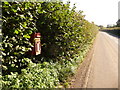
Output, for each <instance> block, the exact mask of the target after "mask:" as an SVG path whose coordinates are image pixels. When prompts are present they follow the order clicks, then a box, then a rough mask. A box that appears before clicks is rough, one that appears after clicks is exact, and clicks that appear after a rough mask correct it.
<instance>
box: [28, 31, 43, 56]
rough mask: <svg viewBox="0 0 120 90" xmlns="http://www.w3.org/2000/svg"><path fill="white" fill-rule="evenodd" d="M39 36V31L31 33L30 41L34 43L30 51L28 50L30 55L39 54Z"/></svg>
mask: <svg viewBox="0 0 120 90" xmlns="http://www.w3.org/2000/svg"><path fill="white" fill-rule="evenodd" d="M40 37H41V35H40V33H33V34H31V37H30V42H31V43H32V44H33V45H34V47H33V48H32V51H30V52H29V53H30V54H31V55H39V54H41V41H40Z"/></svg>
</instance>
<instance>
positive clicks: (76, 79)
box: [70, 40, 96, 88]
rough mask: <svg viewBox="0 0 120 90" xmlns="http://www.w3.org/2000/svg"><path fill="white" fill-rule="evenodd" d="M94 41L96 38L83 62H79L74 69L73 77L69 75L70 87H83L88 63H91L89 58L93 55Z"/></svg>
mask: <svg viewBox="0 0 120 90" xmlns="http://www.w3.org/2000/svg"><path fill="white" fill-rule="evenodd" d="M95 42H96V40H95V41H94V43H93V45H92V47H91V49H90V50H89V52H88V54H87V56H86V57H85V58H84V60H83V62H82V63H81V64H80V66H79V67H78V69H77V70H76V74H75V75H74V76H73V77H71V80H70V84H71V85H70V88H85V83H86V77H87V72H88V69H89V65H90V63H91V58H92V55H93V51H94V44H95Z"/></svg>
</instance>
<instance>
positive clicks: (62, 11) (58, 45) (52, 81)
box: [2, 2, 98, 88]
mask: <svg viewBox="0 0 120 90" xmlns="http://www.w3.org/2000/svg"><path fill="white" fill-rule="evenodd" d="M2 15H3V16H2V19H3V27H2V29H3V30H2V34H3V43H2V47H3V48H2V55H3V57H2V70H3V76H2V78H3V80H2V82H3V87H5V86H8V87H14V88H20V87H24V88H25V87H26V88H30V87H32V88H36V87H39V88H52V87H55V86H57V85H58V84H59V83H60V82H65V81H66V80H67V77H68V76H70V75H72V74H74V71H75V68H76V67H77V65H78V64H79V62H80V61H81V60H83V57H84V56H85V54H86V52H87V51H88V48H89V46H90V45H91V43H92V40H93V39H94V38H95V36H96V33H97V29H98V27H97V26H96V25H95V24H94V23H90V22H88V21H87V20H85V19H84V15H82V11H79V12H76V11H75V6H74V7H73V8H72V9H71V8H70V3H67V4H63V3H62V2H3V3H2ZM33 32H40V33H41V36H42V38H41V42H42V54H41V55H38V56H28V55H27V53H26V52H27V51H29V50H30V49H31V47H32V44H31V43H30V42H29V38H30V35H31V34H32V33H33ZM34 60H36V61H37V63H32V62H31V61H34ZM31 64H32V65H34V66H33V67H32V66H31ZM6 88H7V87H6Z"/></svg>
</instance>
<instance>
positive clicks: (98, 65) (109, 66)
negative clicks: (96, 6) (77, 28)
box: [87, 31, 119, 88]
mask: <svg viewBox="0 0 120 90" xmlns="http://www.w3.org/2000/svg"><path fill="white" fill-rule="evenodd" d="M118 47H119V43H118V38H117V37H115V36H114V35H113V36H112V35H110V34H108V33H106V32H102V31H100V32H99V33H98V35H97V38H96V43H95V49H94V53H93V56H92V62H91V65H90V73H89V75H88V80H87V88H118Z"/></svg>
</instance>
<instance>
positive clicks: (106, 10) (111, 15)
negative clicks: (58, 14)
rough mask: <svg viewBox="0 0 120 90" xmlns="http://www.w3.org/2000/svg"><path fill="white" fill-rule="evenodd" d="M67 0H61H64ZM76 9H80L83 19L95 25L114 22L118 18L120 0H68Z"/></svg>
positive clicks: (64, 0)
mask: <svg viewBox="0 0 120 90" xmlns="http://www.w3.org/2000/svg"><path fill="white" fill-rule="evenodd" d="M66 1H68V0H63V2H66ZM69 1H70V2H71V4H72V5H73V4H74V3H76V7H77V8H76V9H77V10H82V11H83V12H84V13H83V14H84V15H86V17H85V19H87V20H88V21H90V22H92V21H93V22H94V23H95V24H97V25H103V26H107V25H108V24H116V22H117V20H118V2H119V1H120V0H69Z"/></svg>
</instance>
